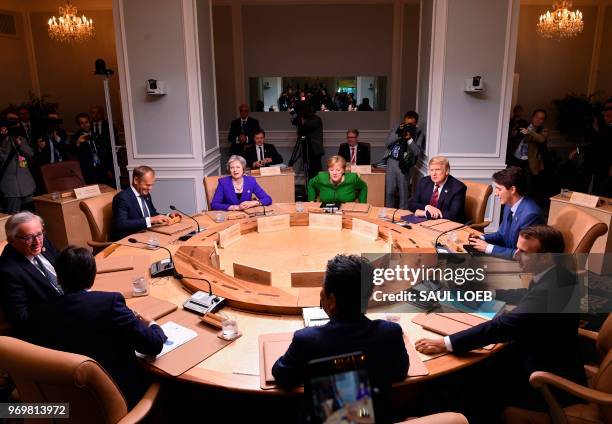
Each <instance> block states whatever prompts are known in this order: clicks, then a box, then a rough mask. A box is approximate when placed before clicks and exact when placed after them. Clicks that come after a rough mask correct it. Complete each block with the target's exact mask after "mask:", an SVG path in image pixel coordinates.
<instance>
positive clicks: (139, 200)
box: [111, 165, 176, 240]
mask: <svg viewBox="0 0 612 424" xmlns="http://www.w3.org/2000/svg"><path fill="white" fill-rule="evenodd" d="M154 184H155V171H154V170H153V168H151V167H148V166H146V165H142V166H137V167H136V168H134V171H132V185H131V186H130V187H129V188H126V189H124V190H122V191H120V192H119V193H118V194H116V195H115V197H114V198H113V232H112V234H111V239H112V240H119V239H122V238H123V237H126V236H129V235H130V234H134V233H137V232H138V231H142V230H146V229H147V228H150V227H151V226H152V225H162V224H167V223H168V220H169V218H168V217H167V216H166V215H162V214H160V213H158V212H157V209H155V206H153V201H152V200H151V190H152V189H153V185H154ZM174 215H176V214H170V217H172V216H174Z"/></svg>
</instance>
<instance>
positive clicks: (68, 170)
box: [40, 160, 85, 193]
mask: <svg viewBox="0 0 612 424" xmlns="http://www.w3.org/2000/svg"><path fill="white" fill-rule="evenodd" d="M40 173H41V174H42V179H43V182H44V183H45V188H46V189H47V193H53V192H54V191H64V190H71V189H73V188H77V187H81V186H84V185H85V180H84V179H83V173H82V172H81V165H80V164H79V162H78V161H76V160H65V161H63V162H55V163H48V164H46V165H42V166H41V167H40Z"/></svg>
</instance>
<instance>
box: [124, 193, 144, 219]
mask: <svg viewBox="0 0 612 424" xmlns="http://www.w3.org/2000/svg"><path fill="white" fill-rule="evenodd" d="M127 190H129V192H128V195H129V198H130V201H131V202H132V208H133V209H134V206H135V209H136V211H137V212H138V216H140V217H141V218H142V219H144V215H143V214H142V210H140V205H139V204H138V198H137V197H136V195H135V194H134V191H133V190H132V188H131V187H130V188H128V189H127Z"/></svg>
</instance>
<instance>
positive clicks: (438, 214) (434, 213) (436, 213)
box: [414, 205, 443, 219]
mask: <svg viewBox="0 0 612 424" xmlns="http://www.w3.org/2000/svg"><path fill="white" fill-rule="evenodd" d="M427 213H429V215H430V216H431V217H432V218H433V219H440V218H443V216H442V211H441V210H440V209H438V208H436V207H434V206H431V205H427V206H425V210H423V209H417V210H416V211H415V212H414V214H415V215H416V216H420V217H423V216H427Z"/></svg>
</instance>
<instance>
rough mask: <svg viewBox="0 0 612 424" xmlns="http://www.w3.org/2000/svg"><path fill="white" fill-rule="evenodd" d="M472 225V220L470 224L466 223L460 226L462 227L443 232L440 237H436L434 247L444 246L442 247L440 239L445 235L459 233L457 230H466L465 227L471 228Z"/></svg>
mask: <svg viewBox="0 0 612 424" xmlns="http://www.w3.org/2000/svg"><path fill="white" fill-rule="evenodd" d="M471 224H472V220H469V221H468V222H466V223H465V224H463V225H462V226H460V227H457V228H451V229H450V230H446V231H442V232H441V233H440V234H438V237H436V241H435V243H434V247H441V246H442V245H441V244H440V242H439V240H440V237H442V236H443V235H444V234H447V233H450V232H452V231H457V230H460V229H462V228H465V227H467V226H469V225H471Z"/></svg>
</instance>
